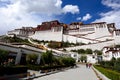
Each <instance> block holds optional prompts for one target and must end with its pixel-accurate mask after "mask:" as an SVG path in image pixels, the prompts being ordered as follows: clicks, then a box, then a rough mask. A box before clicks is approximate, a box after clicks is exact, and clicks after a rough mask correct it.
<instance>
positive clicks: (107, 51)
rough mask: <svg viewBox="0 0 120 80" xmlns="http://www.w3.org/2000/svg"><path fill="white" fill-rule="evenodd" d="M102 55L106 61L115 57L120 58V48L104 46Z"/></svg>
mask: <svg viewBox="0 0 120 80" xmlns="http://www.w3.org/2000/svg"><path fill="white" fill-rule="evenodd" d="M102 57H103V60H104V61H110V60H111V59H112V58H113V57H114V58H116V59H117V58H120V48H111V47H104V48H103V54H102Z"/></svg>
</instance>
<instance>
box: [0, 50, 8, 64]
mask: <svg viewBox="0 0 120 80" xmlns="http://www.w3.org/2000/svg"><path fill="white" fill-rule="evenodd" d="M8 53H9V52H8V51H6V50H1V49H0V64H1V63H2V62H4V61H5V60H6V59H7V56H8Z"/></svg>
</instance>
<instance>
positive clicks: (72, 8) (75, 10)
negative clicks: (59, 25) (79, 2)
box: [63, 5, 79, 14]
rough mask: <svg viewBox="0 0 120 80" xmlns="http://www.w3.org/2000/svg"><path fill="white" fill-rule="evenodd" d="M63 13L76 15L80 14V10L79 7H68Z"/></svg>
mask: <svg viewBox="0 0 120 80" xmlns="http://www.w3.org/2000/svg"><path fill="white" fill-rule="evenodd" d="M63 12H64V13H67V12H71V13H72V14H75V13H79V8H78V6H73V5H66V6H65V7H64V8H63Z"/></svg>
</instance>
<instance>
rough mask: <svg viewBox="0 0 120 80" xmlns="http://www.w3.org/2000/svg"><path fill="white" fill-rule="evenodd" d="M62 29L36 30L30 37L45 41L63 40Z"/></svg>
mask: <svg viewBox="0 0 120 80" xmlns="http://www.w3.org/2000/svg"><path fill="white" fill-rule="evenodd" d="M62 35H63V34H62V31H58V32H53V31H51V30H46V31H36V32H35V34H34V35H32V36H29V37H30V38H33V39H37V40H45V41H62Z"/></svg>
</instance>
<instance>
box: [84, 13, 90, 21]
mask: <svg viewBox="0 0 120 80" xmlns="http://www.w3.org/2000/svg"><path fill="white" fill-rule="evenodd" d="M90 18H92V16H91V15H90V14H88V13H87V14H86V15H85V16H83V18H82V21H87V20H89V19H90Z"/></svg>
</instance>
